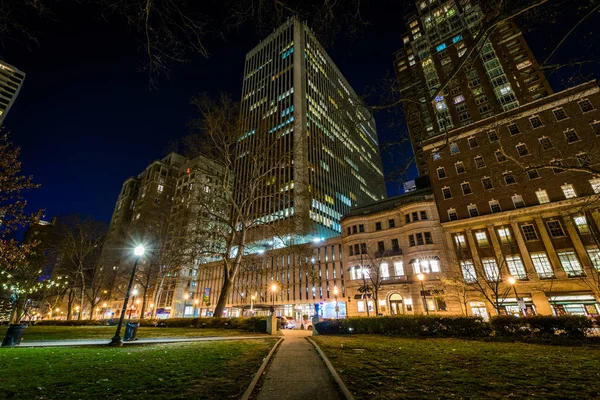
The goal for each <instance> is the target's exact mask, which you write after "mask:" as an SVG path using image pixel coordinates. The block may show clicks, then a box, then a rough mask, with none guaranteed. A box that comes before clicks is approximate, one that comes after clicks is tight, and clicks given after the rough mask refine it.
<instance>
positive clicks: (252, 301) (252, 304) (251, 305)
mask: <svg viewBox="0 0 600 400" xmlns="http://www.w3.org/2000/svg"><path fill="white" fill-rule="evenodd" d="M254 300H256V296H255V295H252V296H250V313H251V314H254Z"/></svg>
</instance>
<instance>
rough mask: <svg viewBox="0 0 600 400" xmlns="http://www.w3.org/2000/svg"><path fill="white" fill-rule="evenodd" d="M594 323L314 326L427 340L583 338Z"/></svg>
mask: <svg viewBox="0 0 600 400" xmlns="http://www.w3.org/2000/svg"><path fill="white" fill-rule="evenodd" d="M592 326H593V322H592V321H591V320H590V319H588V318H586V317H583V316H575V315H569V316H560V317H552V316H545V315H536V316H529V317H523V318H517V317H513V316H498V317H493V318H492V319H491V321H490V322H486V321H484V320H483V319H482V318H481V317H444V316H438V315H432V316H425V315H414V316H412V315H406V316H396V317H378V318H365V317H358V318H348V319H341V320H326V321H322V322H319V323H318V324H316V325H315V329H316V330H317V332H319V333H320V334H342V333H359V334H361V333H362V334H380V335H394V336H425V337H492V336H496V337H519V338H540V339H547V338H551V337H552V338H553V337H557V336H559V337H564V338H582V337H585V335H586V334H587V333H588V332H589V330H590V329H591V328H592Z"/></svg>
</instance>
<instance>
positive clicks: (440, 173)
mask: <svg viewBox="0 0 600 400" xmlns="http://www.w3.org/2000/svg"><path fill="white" fill-rule="evenodd" d="M436 171H437V175H438V178H439V179H444V178H445V177H446V170H445V169H444V167H439V168H438V169H437V170H436Z"/></svg>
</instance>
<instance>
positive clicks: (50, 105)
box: [0, 2, 600, 222]
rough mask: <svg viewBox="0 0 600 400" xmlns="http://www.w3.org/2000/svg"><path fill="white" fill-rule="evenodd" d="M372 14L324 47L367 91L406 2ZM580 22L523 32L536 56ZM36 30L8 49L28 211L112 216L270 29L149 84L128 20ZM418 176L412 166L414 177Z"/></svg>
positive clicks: (232, 89) (384, 67) (4, 53)
mask: <svg viewBox="0 0 600 400" xmlns="http://www.w3.org/2000/svg"><path fill="white" fill-rule="evenodd" d="M384 3H385V4H388V2H383V3H379V4H384ZM392 3H393V2H392ZM370 4H371V3H370ZM373 7H375V6H373ZM366 14H367V15H368V16H369V19H370V20H371V21H372V23H371V24H370V25H369V26H367V27H365V28H364V32H363V34H362V35H361V36H360V37H359V39H354V40H349V39H347V38H346V37H345V36H344V35H343V32H342V34H341V35H340V36H339V38H338V39H337V40H336V42H335V43H334V44H333V46H331V47H329V48H328V49H327V50H328V53H329V54H330V56H331V57H332V59H333V60H334V62H335V63H336V64H337V66H338V68H339V69H340V70H341V71H342V73H343V74H344V75H345V76H346V78H347V80H348V81H349V82H350V84H351V85H352V86H353V88H354V89H355V90H356V91H357V92H358V93H359V94H361V93H362V92H363V91H364V90H365V88H367V87H369V88H372V87H375V86H376V85H377V84H378V83H379V82H380V81H381V80H382V79H383V78H385V77H386V76H387V77H389V76H392V75H393V68H392V53H393V52H394V51H395V50H397V49H398V48H400V47H401V38H402V34H403V33H404V24H403V22H402V21H403V12H402V10H401V9H396V10H394V9H393V7H392V8H390V7H382V8H380V9H377V8H372V9H369V10H366ZM572 21H575V16H572V17H569V16H568V15H566V16H565V18H564V21H562V22H561V23H560V24H558V25H557V24H551V23H548V24H546V25H545V26H542V27H540V28H539V29H537V30H535V31H533V32H532V33H530V34H529V35H526V38H527V39H528V40H529V42H530V46H531V47H532V49H533V51H534V54H536V55H537V56H538V59H540V58H542V57H541V56H540V55H545V54H547V53H548V49H547V46H548V43H547V40H548V38H549V37H551V36H552V35H553V34H556V33H557V32H560V31H561V30H563V31H566V30H568V29H569V28H570V27H569V26H567V24H568V23H571V24H572ZM599 22H600V18H598V15H597V14H596V15H595V16H594V17H592V18H590V19H589V20H588V21H586V23H584V24H582V25H581V26H580V28H578V31H577V32H576V34H575V35H574V36H573V38H570V39H569V40H570V42H569V43H568V44H569V46H566V47H565V50H564V51H560V52H558V53H557V55H556V58H557V59H558V60H563V59H565V60H566V59H572V58H573V57H574V56H573V55H574V54H578V53H581V52H584V51H585V52H588V53H593V52H594V51H597V50H598V49H597V48H595V49H591V50H590V48H591V47H592V46H593V42H594V40H593V37H592V39H591V42H590V41H589V40H587V41H586V36H585V35H586V34H588V35H589V33H590V32H592V31H593V30H594V24H596V25H597V24H598V23H599ZM39 31H40V32H42V34H41V35H40V40H39V46H33V47H32V48H31V50H30V49H28V48H27V46H24V45H23V44H22V43H7V44H6V45H5V47H4V48H3V49H1V50H0V58H1V59H2V60H4V61H6V62H8V63H9V64H12V65H14V66H15V67H17V68H19V69H20V70H22V71H24V72H25V73H26V74H27V76H26V78H25V82H24V85H23V87H22V89H21V92H20V94H19V96H18V98H17V101H16V103H15V104H14V105H13V107H12V109H11V110H10V112H9V113H8V116H7V118H6V119H5V126H6V129H7V130H8V131H9V132H10V133H11V137H12V140H13V141H14V142H15V143H16V144H17V145H19V146H20V147H21V149H22V153H21V160H22V164H23V172H24V173H26V174H32V175H33V176H34V180H35V182H37V183H40V184H41V187H40V188H39V189H37V190H35V191H32V192H30V193H28V194H27V195H26V197H27V199H28V201H29V205H30V209H31V210H33V209H38V208H44V209H46V218H48V219H49V218H52V217H53V216H54V215H56V214H60V215H66V214H69V213H73V212H77V213H81V214H89V215H92V216H93V217H95V218H98V219H101V220H104V221H107V222H108V221H109V220H110V217H111V214H112V211H113V207H114V204H115V201H116V199H117V195H118V192H119V190H120V188H121V184H122V183H123V181H124V180H125V179H126V178H128V177H129V176H133V175H137V174H138V173H140V172H141V171H142V170H143V169H144V168H145V167H146V166H147V165H148V164H149V163H150V162H151V161H152V160H154V159H157V158H160V157H162V156H164V155H165V153H166V151H167V144H168V142H169V141H170V140H176V139H178V138H180V137H182V136H184V135H185V134H187V133H188V128H187V126H186V123H187V121H188V120H189V119H190V118H192V117H194V116H195V114H194V109H193V107H192V106H191V105H190V99H191V98H192V97H193V96H194V95H196V94H198V93H201V92H208V93H211V94H215V95H216V94H218V93H219V92H221V91H224V92H229V93H231V94H232V96H233V97H234V98H235V99H239V97H240V92H241V84H242V75H243V66H244V57H245V54H246V52H248V51H249V50H250V49H252V48H253V47H254V46H255V45H256V44H257V43H258V42H259V40H260V39H261V37H262V36H263V35H260V34H258V33H257V32H256V31H255V30H254V29H252V28H251V27H245V28H242V29H241V30H239V31H235V32H228V33H227V35H226V36H225V37H226V41H225V40H223V39H222V38H220V37H218V38H212V39H208V41H207V42H206V45H207V47H208V50H209V52H210V53H211V56H210V58H209V59H205V58H202V57H200V56H197V57H194V56H192V57H191V58H192V59H191V62H189V63H187V64H185V65H172V71H171V77H170V79H169V80H167V79H165V78H162V79H161V80H160V82H159V84H158V88H157V89H149V85H148V76H147V74H145V73H144V72H140V66H141V62H142V60H143V58H142V56H141V55H140V54H138V53H137V50H136V48H137V46H136V43H135V42H134V39H133V36H132V34H131V32H129V30H128V28H127V27H126V26H119V25H115V24H110V25H109V24H108V23H106V22H104V21H101V20H98V19H96V18H94V16H93V15H90V14H88V13H87V12H83V11H82V10H80V9H77V7H75V8H73V9H71V10H70V11H69V12H68V13H61V14H60V15H59V16H58V20H57V21H54V22H47V23H44V24H41V25H40V26H39ZM579 32H581V33H579ZM217 36H219V35H217ZM588 38H589V36H588ZM596 47H597V45H596ZM590 68H591V69H589V70H587V71H586V73H587V74H588V76H589V77H590V78H594V77H595V78H598V77H600V73H599V69H598V67H590ZM565 74H566V71H561V73H560V74H555V75H553V76H552V78H551V85H552V86H553V88H554V89H555V90H559V89H561V87H564V86H565V85H568V83H565V79H564V78H565ZM376 120H377V124H378V128H379V129H378V130H379V136H380V141H389V140H393V138H394V137H395V136H397V135H399V134H401V130H402V129H405V128H403V127H398V126H396V127H394V128H390V127H389V117H386V115H376ZM405 156H407V157H408V154H407V155H405ZM384 164H385V167H388V165H389V164H390V161H389V160H387V159H384ZM415 175H416V170H415V169H414V168H413V169H411V173H410V174H409V176H408V177H409V178H411V177H412V178H414V176H415ZM397 186H398V185H397V184H393V183H390V184H388V193H389V194H390V195H394V194H397V193H399V192H398V188H397Z"/></svg>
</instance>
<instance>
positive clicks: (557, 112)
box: [552, 108, 567, 121]
mask: <svg viewBox="0 0 600 400" xmlns="http://www.w3.org/2000/svg"><path fill="white" fill-rule="evenodd" d="M552 113H553V114H554V118H556V120H557V121H562V120H563V119H567V113H565V110H563V109H562V108H557V109H554V110H552Z"/></svg>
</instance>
